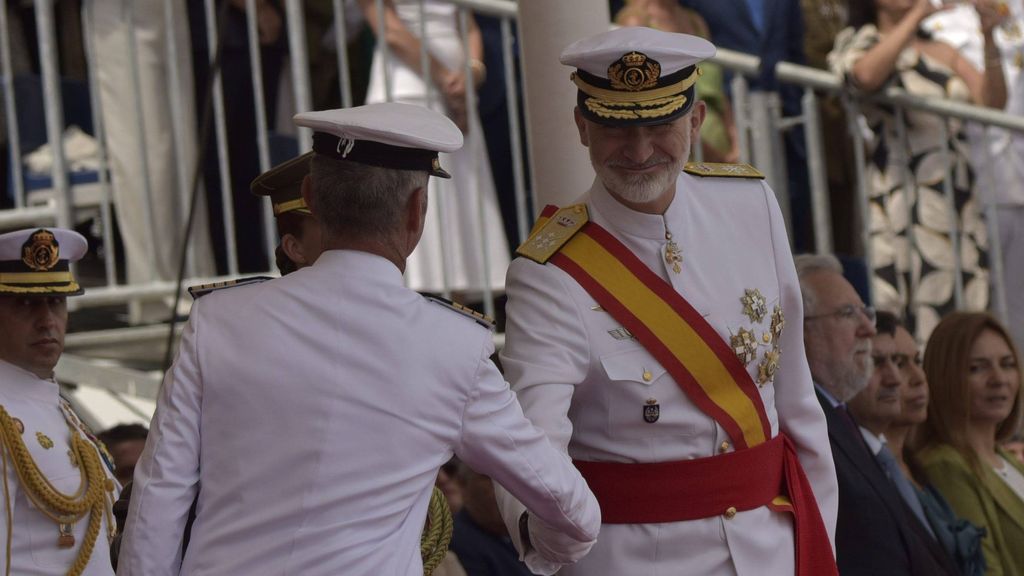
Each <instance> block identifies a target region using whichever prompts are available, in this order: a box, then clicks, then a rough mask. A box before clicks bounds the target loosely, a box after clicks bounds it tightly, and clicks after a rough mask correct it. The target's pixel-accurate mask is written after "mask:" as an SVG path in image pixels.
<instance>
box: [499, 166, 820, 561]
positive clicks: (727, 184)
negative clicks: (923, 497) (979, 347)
mask: <svg viewBox="0 0 1024 576" xmlns="http://www.w3.org/2000/svg"><path fill="white" fill-rule="evenodd" d="M578 202H585V203H586V205H587V208H588V210H589V213H590V219H591V220H592V221H594V222H596V223H598V224H600V225H601V226H602V227H604V228H605V229H607V230H608V231H609V232H610V233H611V234H612V235H614V236H615V237H616V238H617V239H619V240H620V241H621V242H622V243H623V244H625V246H626V247H627V248H629V249H630V250H631V251H632V252H633V253H634V254H635V255H636V256H637V257H639V258H640V260H642V261H643V262H644V264H645V265H647V266H648V267H650V269H651V270H652V271H653V272H654V273H655V274H657V275H658V276H660V277H661V278H662V279H665V280H667V281H669V282H671V283H672V285H673V286H674V287H675V289H676V290H677V291H679V293H680V294H682V295H683V297H684V298H686V300H687V301H689V303H690V304H691V305H692V306H693V307H694V308H695V309H696V310H697V311H698V312H699V313H700V314H702V315H703V316H704V318H705V320H707V322H708V323H710V324H711V326H712V327H713V328H714V329H715V330H716V331H717V332H718V334H719V335H720V336H721V337H722V338H724V339H725V341H726V342H729V338H730V336H731V335H733V334H736V333H737V332H738V331H739V330H740V328H745V329H748V330H754V332H755V334H756V335H757V337H758V342H761V345H760V346H758V349H757V352H756V359H754V360H753V361H752V362H750V363H749V364H748V365H747V369H748V371H749V372H750V373H751V375H752V376H753V377H754V378H755V382H756V380H757V375H758V364H759V363H760V362H761V361H762V359H763V358H764V353H765V352H766V351H768V350H770V348H771V346H770V345H766V344H764V343H763V341H762V340H760V338H761V337H762V334H763V333H764V332H765V331H767V330H768V329H769V327H770V323H771V313H772V310H773V308H774V307H775V306H776V305H779V306H781V308H782V310H783V314H784V316H785V328H784V330H783V332H782V336H781V341H780V342H779V343H778V345H779V348H780V351H781V354H782V357H781V365H780V367H779V369H778V372H777V374H776V376H775V379H774V382H772V383H768V384H766V385H764V386H761V387H760V388H759V391H760V393H761V399H762V400H763V402H764V406H765V409H766V411H767V414H768V420H769V422H770V424H771V434H772V436H773V437H774V436H776V435H778V434H779V432H780V431H784V432H785V433H786V434H788V435H789V437H790V438H791V439H792V440H793V442H794V443H795V445H796V449H797V453H798V456H799V459H800V462H801V464H802V465H803V468H804V471H805V472H806V474H807V477H808V479H809V481H810V484H811V486H812V487H813V489H814V493H815V497H816V498H817V501H818V506H819V509H820V510H821V514H822V518H823V520H824V522H825V527H826V529H827V531H828V534H829V537H830V539H831V540H832V542H833V543H834V541H835V540H834V538H835V525H836V513H837V507H838V486H837V482H836V475H835V469H834V467H833V463H832V453H831V449H830V448H829V443H828V433H827V430H826V425H825V418H824V415H823V414H822V411H821V408H820V406H819V405H818V401H817V400H816V399H815V396H814V389H813V386H812V384H811V374H810V370H809V369H808V366H807V360H806V357H805V355H804V347H803V341H802V338H803V326H802V318H803V313H802V304H801V299H800V290H799V285H798V282H797V278H796V273H795V269H794V266H793V260H792V255H791V253H790V249H789V243H788V241H787V237H786V230H785V226H784V224H783V219H782V215H781V212H780V211H779V208H778V205H777V203H776V200H775V196H774V194H773V193H772V191H771V190H770V189H769V188H768V186H767V185H765V184H764V183H763V182H762V181H760V180H748V179H726V178H698V177H694V176H690V175H688V174H686V173H683V174H681V175H680V176H679V179H678V180H677V182H676V196H675V198H674V200H673V202H672V204H671V206H670V207H669V208H668V210H667V211H666V212H665V214H664V219H663V218H662V216H661V215H651V214H644V213H640V212H635V211H632V210H629V209H627V208H626V207H625V206H623V205H621V204H620V203H619V202H617V201H616V200H615V199H614V198H612V197H611V196H610V195H609V193H608V192H607V191H606V190H605V189H604V187H603V186H602V185H601V183H600V182H599V181H597V182H595V183H594V185H593V186H592V187H591V189H590V191H589V192H588V193H587V194H585V195H584V196H583V197H582V198H581V199H579V200H578ZM666 225H667V226H668V229H669V231H670V232H671V233H672V237H673V240H675V242H676V243H677V245H678V246H679V247H680V248H681V250H682V258H683V261H682V272H681V273H679V274H676V273H673V272H672V271H670V270H669V269H668V268H667V267H666V264H665V260H664V254H665V245H666V241H665V226H666ZM506 285H507V292H508V304H507V308H506V311H507V316H508V324H507V332H506V345H505V348H504V349H503V350H502V353H501V360H502V364H503V366H504V369H505V375H506V377H507V378H508V380H509V382H510V383H511V385H512V389H513V390H515V391H516V393H517V395H518V398H519V402H520V403H521V404H522V406H523V410H524V412H525V413H526V415H527V417H528V418H530V419H531V420H533V422H534V423H535V424H536V425H537V426H539V427H541V428H542V429H543V430H545V431H546V432H547V433H548V435H549V437H550V438H551V441H552V442H553V443H554V444H555V445H557V446H558V447H559V448H561V449H562V450H567V451H568V453H569V455H570V456H571V457H572V458H574V459H579V460H592V461H605V462H641V463H650V462H664V461H674V460H686V459H693V458H703V457H707V456H714V455H716V454H718V453H719V452H720V451H722V450H727V451H732V449H733V448H732V444H733V439H732V438H730V437H729V436H728V435H727V434H726V433H725V431H724V430H723V429H722V427H721V426H719V425H717V424H716V423H715V421H714V420H712V419H711V418H710V417H709V416H707V415H705V414H704V413H703V412H701V411H700V410H699V409H698V408H697V406H696V405H695V404H694V403H693V402H691V401H690V399H689V398H688V397H687V396H686V395H685V394H684V393H683V392H682V391H681V390H680V389H679V386H678V385H677V384H676V382H675V380H674V379H673V378H672V377H671V376H669V375H668V374H667V373H666V372H665V369H664V368H663V367H662V366H661V365H660V364H659V363H658V362H657V361H655V359H654V358H653V357H652V356H651V354H650V353H648V352H647V351H646V350H645V349H644V348H643V347H641V345H640V344H639V343H638V342H637V341H636V340H633V339H631V338H629V337H628V336H626V337H625V338H623V334H622V332H621V331H620V330H619V329H620V328H621V325H620V324H619V323H618V322H616V321H615V320H614V319H613V318H612V317H611V316H610V315H609V314H608V313H607V312H605V311H603V310H600V309H597V310H595V308H596V302H595V301H594V299H593V298H592V297H591V296H590V295H589V294H588V293H587V292H586V291H585V290H584V289H583V288H582V287H580V285H579V284H577V283H576V282H575V281H574V280H573V279H572V278H571V277H570V276H569V275H568V274H567V273H566V272H564V271H563V270H561V269H560V268H558V267H556V266H555V265H554V264H547V265H540V264H537V263H536V262H533V261H531V260H527V259H526V258H518V259H516V260H515V261H514V262H513V263H512V266H511V267H510V268H509V273H508V278H507V283H506ZM745 289H757V290H759V291H760V292H761V294H762V295H763V296H764V298H765V300H766V304H767V309H768V314H767V315H766V317H765V318H764V319H763V321H761V322H755V321H752V320H751V319H750V318H749V317H747V316H746V315H745V314H744V306H743V304H742V302H741V297H743V296H744V291H745ZM645 373H647V378H648V379H649V380H648V379H645ZM649 399H650V400H654V401H656V402H657V404H658V407H659V410H660V415H659V417H658V419H657V421H655V422H653V423H648V422H646V421H645V419H644V407H645V405H646V404H647V401H648V400H649ZM737 473H738V474H744V473H745V472H744V471H742V470H737ZM498 493H499V504H500V505H501V507H502V514H503V516H504V517H505V520H506V523H507V524H508V526H509V529H510V533H511V534H512V536H513V539H514V541H515V543H516V546H517V548H518V549H520V550H521V551H522V543H521V542H520V541H519V532H518V530H513V528H514V525H515V522H516V521H517V518H518V516H519V515H520V514H521V512H522V510H523V508H522V507H521V506H520V505H519V504H518V503H517V502H516V501H515V499H514V498H511V497H510V496H509V495H508V494H507V493H505V492H504V491H501V490H498ZM833 548H834V546H833ZM525 560H526V561H527V562H528V564H530V565H531V567H532V568H533V569H534V571H535V572H538V573H543V574H550V573H552V572H553V571H554V570H555V569H556V567H555V566H551V565H548V564H547V563H546V562H545V561H543V559H540V558H539V557H538V556H537V555H536V554H535V553H532V552H529V551H527V553H526V555H525ZM793 573H794V550H793V533H792V518H791V516H790V515H789V514H787V513H780V512H774V511H771V510H769V509H768V508H767V507H762V508H758V509H755V510H750V511H746V512H740V513H738V514H736V515H735V517H733V518H732V519H726V518H724V517H713V518H705V519H701V520H696V521H689V522H675V523H664V524H646V525H639V524H629V525H627V524H618V525H613V524H605V525H604V526H602V528H601V535H600V537H599V538H598V541H597V544H596V545H595V546H594V547H593V549H592V550H591V551H590V553H589V554H588V555H587V556H586V557H585V558H584V559H583V560H582V561H580V562H579V563H578V564H576V565H575V566H573V567H570V568H566V569H565V570H563V571H562V572H561V573H560V574H563V575H586V576H600V575H615V576H626V575H628V576H668V575H680V574H694V575H696V574H700V575H709V574H711V575H718V574H739V575H741V576H746V575H759V576H760V575H772V576H784V575H786V574H793Z"/></svg>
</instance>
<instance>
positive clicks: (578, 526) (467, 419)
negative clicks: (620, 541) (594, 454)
mask: <svg viewBox="0 0 1024 576" xmlns="http://www.w3.org/2000/svg"><path fill="white" fill-rule="evenodd" d="M492 352H493V346H492V345H491V343H490V340H489V339H488V340H487V341H486V344H485V346H484V349H483V351H482V354H481V358H480V363H479V368H478V373H477V381H476V390H475V395H474V396H473V397H471V398H470V399H469V401H468V403H467V405H466V410H465V413H464V414H463V419H462V421H463V424H462V435H461V440H460V445H459V447H458V449H457V450H456V453H457V454H458V456H459V457H460V458H462V459H463V460H464V461H465V462H466V463H467V464H469V466H470V467H471V468H473V469H474V470H477V471H479V472H481V473H484V474H487V475H488V476H490V477H491V478H492V479H493V480H494V481H495V482H496V483H498V484H500V485H501V486H504V487H505V488H506V489H507V490H508V492H510V493H511V494H513V495H515V497H516V498H518V500H519V501H520V502H522V503H523V504H524V505H525V506H526V508H527V509H529V510H530V513H531V514H532V515H536V516H537V517H538V518H540V519H542V520H543V521H544V524H545V525H546V526H547V527H550V528H551V530H550V532H552V533H554V534H557V535H559V536H562V535H564V536H565V537H566V538H567V540H566V542H572V543H574V545H573V546H569V547H560V546H559V543H558V542H557V541H552V542H547V543H546V544H548V546H547V547H546V548H545V549H546V550H548V551H549V558H548V559H549V561H554V563H556V564H558V565H561V564H569V563H573V562H575V561H577V560H579V559H580V558H581V557H582V556H583V555H584V554H586V552H587V551H589V550H590V547H591V546H592V545H593V543H594V542H595V541H596V540H597V534H598V531H599V530H600V528H601V510H600V507H599V506H598V504H597V499H596V498H595V497H594V495H593V493H592V492H591V491H590V488H588V487H587V483H586V481H585V480H583V476H581V475H580V473H579V471H578V470H576V467H575V466H573V465H572V462H571V461H570V460H569V458H568V456H567V455H566V454H565V452H564V451H559V450H556V449H555V448H554V447H553V446H552V445H551V443H550V442H549V441H548V439H547V437H546V436H545V435H544V433H543V432H542V431H541V430H539V429H538V428H536V427H535V426H533V425H532V424H531V423H530V421H529V420H527V419H526V418H525V417H524V416H523V412H522V409H521V408H520V406H519V403H518V402H517V401H516V396H515V394H513V393H512V391H511V390H510V389H509V386H508V384H507V383H506V382H505V379H504V378H503V377H502V376H501V373H499V372H498V369H497V367H496V366H495V365H494V363H493V362H491V361H490V355H491V353H492ZM516 531H517V532H518V529H516Z"/></svg>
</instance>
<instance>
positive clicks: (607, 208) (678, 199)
mask: <svg viewBox="0 0 1024 576" xmlns="http://www.w3.org/2000/svg"><path fill="white" fill-rule="evenodd" d="M681 189H682V187H681V186H680V185H679V179H678V178H677V179H676V196H675V198H673V199H672V203H671V204H670V205H669V207H668V209H667V210H665V214H664V217H662V215H661V214H648V213H646V212H637V211H636V210H632V209H630V208H627V207H626V206H624V205H623V204H622V203H621V202H619V201H618V200H616V199H615V197H614V196H612V195H611V193H610V192H608V189H607V188H605V187H604V184H602V183H601V179H600V178H594V184H593V186H591V187H590V194H589V196H590V202H591V205H592V207H593V208H594V210H596V211H597V212H598V213H599V214H601V215H602V216H603V217H604V219H605V220H606V222H607V224H606V225H607V226H608V227H610V228H612V229H614V230H615V231H617V232H621V233H623V234H627V235H631V236H639V237H641V238H648V239H651V240H664V238H665V223H666V222H670V223H671V222H674V221H678V220H679V219H680V217H681V215H682V213H683V211H684V210H685V206H684V201H683V198H682V194H681ZM592 219H593V218H592ZM673 232H676V233H679V232H681V231H677V230H673Z"/></svg>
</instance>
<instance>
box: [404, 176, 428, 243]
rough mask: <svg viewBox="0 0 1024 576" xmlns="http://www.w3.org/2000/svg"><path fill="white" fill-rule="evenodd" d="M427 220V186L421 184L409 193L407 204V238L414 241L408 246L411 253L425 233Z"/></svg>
mask: <svg viewBox="0 0 1024 576" xmlns="http://www.w3.org/2000/svg"><path fill="white" fill-rule="evenodd" d="M426 222H427V187H426V186H421V187H419V188H416V189H415V190H413V191H412V193H411V194H409V199H408V200H407V201H406V204H405V221H404V223H403V224H404V227H405V232H406V233H407V238H409V239H410V240H411V241H412V244H411V245H410V246H408V250H409V254H412V251H413V249H414V248H415V247H416V244H419V241H420V237H421V236H422V235H423V228H424V226H425V225H426Z"/></svg>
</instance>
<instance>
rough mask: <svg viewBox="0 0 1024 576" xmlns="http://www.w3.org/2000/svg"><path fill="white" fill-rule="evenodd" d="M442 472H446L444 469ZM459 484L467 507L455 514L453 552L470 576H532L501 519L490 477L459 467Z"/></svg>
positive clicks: (462, 465)
mask: <svg viewBox="0 0 1024 576" xmlns="http://www.w3.org/2000/svg"><path fill="white" fill-rule="evenodd" d="M441 470H442V472H443V471H444V470H445V469H444V468H442V469H441ZM456 474H457V476H456V478H457V482H458V486H459V489H460V492H461V494H462V501H463V503H464V505H463V506H462V510H460V511H459V512H458V513H457V514H455V529H454V531H453V533H452V544H451V547H452V551H453V552H455V554H457V555H458V557H459V562H460V563H461V564H462V567H463V568H464V569H465V570H466V574H468V575H469V576H530V575H531V574H533V572H530V570H529V569H528V568H527V567H526V564H523V563H522V562H520V560H519V554H518V553H517V552H516V548H515V546H514V545H513V544H512V539H511V538H509V536H508V530H507V529H506V527H505V522H504V521H503V520H502V519H501V512H500V511H499V510H498V502H497V500H496V499H495V497H494V483H493V482H492V481H491V479H490V478H488V477H487V476H485V475H483V474H479V473H477V472H475V471H474V470H473V469H472V468H470V467H469V466H466V465H465V464H461V463H460V464H459V466H458V470H457V472H456Z"/></svg>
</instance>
